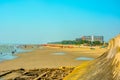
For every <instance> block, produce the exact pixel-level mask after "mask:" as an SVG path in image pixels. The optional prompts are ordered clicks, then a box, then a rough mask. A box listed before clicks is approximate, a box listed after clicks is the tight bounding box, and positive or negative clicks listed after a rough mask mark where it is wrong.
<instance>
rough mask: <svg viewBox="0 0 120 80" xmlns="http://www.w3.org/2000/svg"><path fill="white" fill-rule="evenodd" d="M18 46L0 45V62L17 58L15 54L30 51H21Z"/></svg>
mask: <svg viewBox="0 0 120 80" xmlns="http://www.w3.org/2000/svg"><path fill="white" fill-rule="evenodd" d="M18 46H20V45H15V44H14V45H13V44H0V62H2V61H5V60H11V59H15V58H17V56H16V55H15V54H20V53H24V52H30V51H32V50H24V49H21V48H20V47H18Z"/></svg>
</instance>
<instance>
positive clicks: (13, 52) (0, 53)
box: [0, 49, 16, 55]
mask: <svg viewBox="0 0 120 80" xmlns="http://www.w3.org/2000/svg"><path fill="white" fill-rule="evenodd" d="M11 53H12V55H13V54H15V53H16V49H15V50H14V51H12V52H11ZM2 54H3V52H0V55H2Z"/></svg>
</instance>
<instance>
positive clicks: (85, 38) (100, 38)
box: [81, 35, 104, 43]
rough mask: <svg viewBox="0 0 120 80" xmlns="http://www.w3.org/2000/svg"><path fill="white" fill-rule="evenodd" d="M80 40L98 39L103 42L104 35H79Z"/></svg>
mask: <svg viewBox="0 0 120 80" xmlns="http://www.w3.org/2000/svg"><path fill="white" fill-rule="evenodd" d="M81 39H82V40H86V41H92V42H93V41H100V42H101V43H103V42H104V37H103V36H93V35H92V36H82V37H81Z"/></svg>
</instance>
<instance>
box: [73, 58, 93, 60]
mask: <svg viewBox="0 0 120 80" xmlns="http://www.w3.org/2000/svg"><path fill="white" fill-rule="evenodd" d="M75 60H94V58H90V57H77V58H75Z"/></svg>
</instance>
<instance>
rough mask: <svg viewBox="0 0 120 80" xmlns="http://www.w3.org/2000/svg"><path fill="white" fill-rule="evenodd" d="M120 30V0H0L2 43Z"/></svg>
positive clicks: (115, 33) (106, 37)
mask: <svg viewBox="0 0 120 80" xmlns="http://www.w3.org/2000/svg"><path fill="white" fill-rule="evenodd" d="M119 33H120V0H0V43H46V42H51V41H61V40H69V39H71V40H73V39H75V38H78V37H80V36H82V35H103V36H104V37H105V41H108V40H109V39H110V38H112V37H114V36H115V35H117V34H119Z"/></svg>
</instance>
